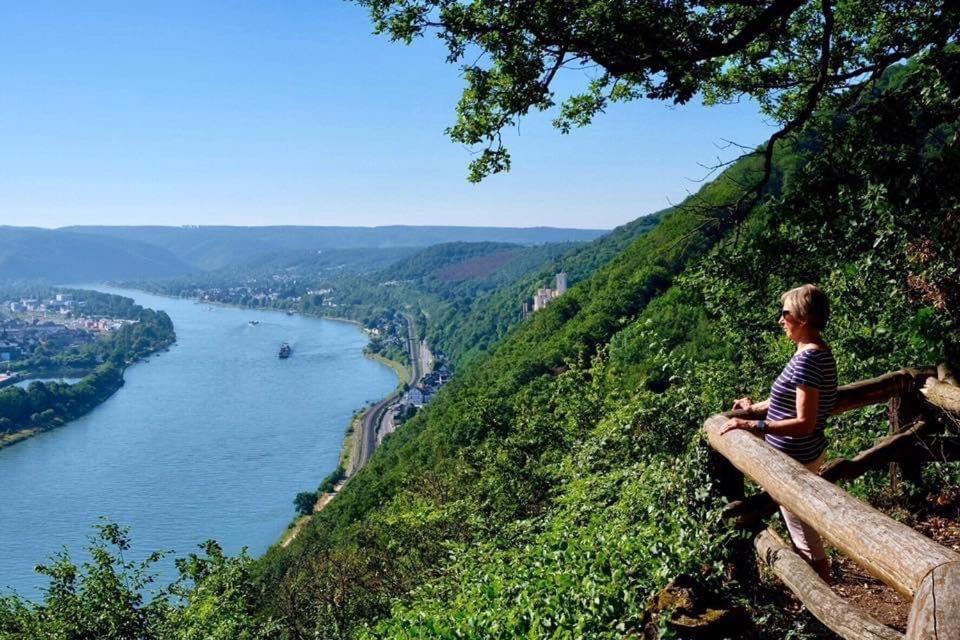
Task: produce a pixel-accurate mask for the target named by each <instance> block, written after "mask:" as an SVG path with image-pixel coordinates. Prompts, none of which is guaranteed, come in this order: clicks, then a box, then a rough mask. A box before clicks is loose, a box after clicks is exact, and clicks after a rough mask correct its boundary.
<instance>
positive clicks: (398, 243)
mask: <svg viewBox="0 0 960 640" xmlns="http://www.w3.org/2000/svg"><path fill="white" fill-rule="evenodd" d="M61 231H69V232H72V233H78V234H86V235H95V236H103V237H110V238H115V239H119V240H123V241H127V242H140V243H147V244H151V245H155V246H158V247H162V248H163V249H165V250H167V251H169V252H170V253H172V254H173V255H175V256H176V257H177V258H179V259H180V260H182V261H184V262H186V263H188V264H190V265H192V266H193V267H196V268H197V269H202V270H213V269H219V268H222V267H225V266H227V265H230V264H233V263H236V262H239V261H242V260H247V259H249V258H251V257H253V256H256V255H259V254H266V253H276V252H278V251H285V250H291V249H292V250H304V249H352V248H396V247H427V246H430V245H435V244H442V243H450V242H502V243H511V244H521V245H533V244H544V243H554V242H571V241H589V240H593V239H594V238H597V237H598V236H601V235H603V234H605V233H607V231H606V230H603V229H561V228H554V227H530V228H508V227H503V228H500V227H440V226H433V227H415V226H400V225H398V226H386V227H295V226H283V227H216V226H210V227H207V226H202V227H100V226H77V227H64V228H63V229H61Z"/></svg>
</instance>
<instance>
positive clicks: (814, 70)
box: [355, 0, 960, 209]
mask: <svg viewBox="0 0 960 640" xmlns="http://www.w3.org/2000/svg"><path fill="white" fill-rule="evenodd" d="M355 1H356V2H357V3H358V4H360V5H362V6H365V7H367V8H368V9H369V11H370V15H371V17H372V20H373V23H374V26H375V29H376V31H377V32H378V33H385V34H387V35H389V36H390V37H391V38H392V39H394V40H399V41H402V42H405V43H410V42H412V41H413V40H414V39H415V38H418V37H420V36H423V35H425V34H427V33H428V32H436V33H437V35H438V36H439V37H440V39H441V40H442V41H443V42H444V43H445V44H446V46H447V50H448V57H447V59H448V61H450V62H453V63H458V64H460V65H461V66H462V70H463V77H464V80H465V82H466V87H465V88H464V91H463V95H462V97H461V99H460V102H459V104H458V105H457V119H456V122H455V124H454V125H453V126H452V127H450V128H449V129H448V133H449V135H450V136H451V138H452V139H453V140H455V141H457V142H461V143H464V144H467V145H471V146H482V147H483V149H482V153H481V154H480V155H479V156H478V157H477V159H475V160H474V161H473V162H472V163H471V166H470V179H471V180H474V181H477V180H480V179H482V178H483V177H484V176H486V175H488V174H490V173H496V172H499V171H504V170H507V169H509V167H510V155H509V153H508V152H507V150H506V149H505V148H504V146H503V144H502V138H501V133H502V131H503V129H504V128H507V127H511V126H513V125H515V124H516V123H517V122H518V120H519V119H520V118H521V117H523V116H524V115H526V114H528V113H529V112H530V111H534V110H536V111H546V110H550V109H553V108H554V107H557V108H558V110H557V112H556V119H555V120H554V124H555V126H556V127H557V128H559V129H560V130H561V131H563V132H569V131H570V130H571V129H572V128H574V127H579V126H583V125H586V124H589V123H590V122H591V121H592V120H593V118H594V117H595V116H597V115H598V114H600V113H602V112H603V111H605V110H606V109H607V108H608V107H610V106H611V104H613V103H617V102H626V101H631V100H636V99H640V98H648V99H654V100H669V101H671V102H674V103H680V104H682V103H686V102H688V101H690V100H691V99H693V98H694V97H695V96H697V95H698V94H699V95H701V96H702V97H703V99H704V101H705V102H706V103H707V104H714V103H719V102H725V101H734V100H739V99H742V98H752V99H754V100H756V101H757V102H758V103H759V104H760V106H761V108H762V110H763V112H764V114H765V115H766V116H768V117H770V118H771V119H773V120H775V121H776V122H778V123H780V125H781V128H780V130H779V131H778V132H777V133H775V134H774V135H773V136H772V137H771V139H770V141H769V142H768V143H767V144H766V145H765V146H764V147H763V149H762V150H760V151H757V152H753V151H751V152H753V153H762V154H763V157H764V171H763V172H762V174H761V175H760V177H759V178H758V179H756V180H755V183H754V187H753V188H752V189H750V190H747V192H746V194H745V195H752V196H754V197H753V198H741V199H740V201H739V204H740V205H741V206H742V207H743V208H744V209H746V208H748V207H749V205H751V204H753V203H755V200H756V196H759V194H760V192H761V190H762V189H763V187H764V186H765V184H766V181H767V180H768V178H769V176H770V168H771V162H772V156H773V149H774V146H775V144H776V143H777V141H778V140H780V139H782V138H784V137H786V136H789V135H791V134H794V133H797V132H799V131H800V130H801V129H802V128H803V127H804V125H805V124H806V123H807V122H808V121H809V119H810V117H811V116H812V114H813V113H814V110H815V109H816V108H817V106H818V105H819V104H820V103H821V101H822V100H824V99H825V98H828V97H831V96H836V95H837V94H838V92H840V93H846V94H851V93H852V94H855V93H858V92H859V91H861V90H862V89H863V88H864V87H865V86H867V85H868V84H869V83H871V82H873V81H874V80H876V79H877V78H879V77H880V76H881V75H882V74H883V72H884V70H886V69H887V68H888V67H890V66H891V65H892V64H894V63H896V62H898V61H901V60H904V59H906V58H910V57H912V56H915V55H917V54H918V53H920V52H923V51H928V50H931V49H933V50H937V49H943V48H944V47H945V46H947V44H948V43H950V42H951V41H953V40H955V39H956V36H957V33H958V25H960V5H958V4H957V3H945V2H942V1H941V0H914V1H912V2H896V3H891V2H884V1H882V0H851V1H844V2H836V1H835V0H761V1H759V2H743V1H742V0H677V1H676V2H663V1H662V0H519V1H516V2H503V1H502V0H355ZM478 54H479V55H478ZM568 71H575V72H579V73H570V74H569V76H570V78H571V82H573V83H579V84H578V88H577V89H576V90H575V91H574V92H573V94H572V95H568V96H563V97H559V96H558V95H557V93H556V90H555V86H554V85H555V81H556V79H557V78H558V77H560V76H562V75H564V74H565V73H566V72H568ZM584 71H586V72H587V73H583V72H584ZM581 78H587V80H581Z"/></svg>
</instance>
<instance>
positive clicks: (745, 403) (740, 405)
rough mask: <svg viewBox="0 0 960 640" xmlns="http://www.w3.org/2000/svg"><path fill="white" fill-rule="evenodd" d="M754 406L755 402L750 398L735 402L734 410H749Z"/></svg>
mask: <svg viewBox="0 0 960 640" xmlns="http://www.w3.org/2000/svg"><path fill="white" fill-rule="evenodd" d="M752 406H753V401H752V400H751V399H750V398H740V399H739V400H734V401H733V410H734V411H737V410H739V409H749V408H750V407H752Z"/></svg>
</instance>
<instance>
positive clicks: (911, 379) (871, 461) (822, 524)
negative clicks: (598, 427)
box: [704, 367, 960, 640]
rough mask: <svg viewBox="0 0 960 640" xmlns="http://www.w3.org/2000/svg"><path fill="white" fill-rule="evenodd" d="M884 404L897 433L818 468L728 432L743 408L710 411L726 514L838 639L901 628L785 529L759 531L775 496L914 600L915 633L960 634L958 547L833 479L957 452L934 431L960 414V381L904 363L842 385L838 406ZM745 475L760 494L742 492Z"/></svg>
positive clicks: (955, 637) (943, 638)
mask: <svg viewBox="0 0 960 640" xmlns="http://www.w3.org/2000/svg"><path fill="white" fill-rule="evenodd" d="M881 402H889V406H890V427H891V433H890V435H889V436H887V437H886V438H884V439H883V440H881V441H880V442H878V443H877V444H876V445H875V446H874V447H872V448H870V449H868V450H866V451H864V452H862V453H861V454H859V455H858V456H856V457H854V458H852V459H849V460H847V459H843V460H835V461H831V462H830V463H828V464H826V465H825V466H824V468H823V469H822V470H821V472H820V474H819V475H817V474H814V473H811V472H810V471H808V470H807V469H806V468H805V467H804V466H803V465H801V464H799V463H798V462H796V461H795V460H793V459H792V458H790V457H788V456H786V455H784V454H783V453H781V452H779V451H777V450H776V449H774V448H773V447H771V446H769V445H768V444H766V443H765V442H763V441H762V440H761V439H760V438H757V437H756V436H754V435H752V434H751V433H749V432H747V431H742V430H734V431H730V432H728V433H726V434H725V435H722V436H721V435H720V429H721V427H722V425H723V424H724V422H726V420H727V418H728V417H730V416H731V415H737V414H738V413H740V412H732V413H729V414H722V415H715V416H711V417H710V418H709V419H708V420H707V421H706V422H705V423H704V430H705V432H706V436H707V439H708V440H709V442H710V445H711V446H712V447H713V448H714V449H715V450H716V451H717V452H718V453H719V454H721V455H722V456H723V459H724V460H725V461H726V462H725V463H724V464H722V465H721V474H720V475H721V480H722V483H721V486H723V487H724V488H725V490H726V493H727V494H728V496H729V497H730V498H731V499H732V502H731V503H730V505H728V508H727V514H728V515H729V516H730V517H731V518H732V519H733V521H734V523H735V524H736V525H737V526H741V527H746V528H751V529H753V530H754V531H760V534H759V535H758V536H757V537H756V538H755V540H754V547H755V549H756V550H757V553H758V555H759V556H760V558H761V560H763V561H764V562H765V563H766V564H767V565H768V566H770V567H771V569H772V570H773V571H774V573H775V574H776V575H777V576H778V577H780V578H781V580H783V581H784V583H785V584H787V586H788V587H790V589H791V590H792V591H793V592H794V593H795V594H796V595H797V597H798V598H799V599H800V600H801V601H802V602H803V603H804V604H805V605H806V606H807V608H808V609H809V610H810V611H811V613H813V614H814V615H815V616H816V617H817V618H818V619H820V620H821V621H822V622H823V623H824V624H826V625H827V626H828V627H830V628H831V629H832V630H833V631H834V632H836V633H837V634H839V635H840V636H841V637H843V638H850V639H858V640H860V639H866V638H872V639H876V638H887V639H891V640H892V639H894V638H903V637H904V636H903V635H901V634H900V633H899V632H897V631H894V630H893V629H890V628H888V627H886V626H884V625H882V624H881V623H879V622H878V621H876V620H874V619H873V618H871V617H870V616H869V615H868V614H866V613H865V612H862V611H860V610H858V609H857V608H856V607H855V606H853V605H851V604H849V603H847V602H846V601H844V600H843V599H842V598H841V597H840V596H838V595H836V594H835V593H834V592H833V590H832V589H830V587H829V586H828V585H827V584H826V583H825V582H823V580H821V579H820V578H819V576H817V574H816V573H815V572H814V571H813V570H812V569H811V568H810V567H809V566H808V565H807V564H806V562H804V561H803V560H802V559H801V558H800V557H799V556H798V555H797V554H796V553H794V552H793V551H792V549H791V548H790V547H789V546H788V545H787V544H786V543H785V542H784V541H783V540H782V539H781V538H780V537H779V536H777V535H776V534H775V533H774V532H773V531H771V530H762V529H764V526H763V525H762V521H763V519H764V518H765V517H767V516H769V515H771V514H772V513H774V512H775V511H776V505H777V504H780V505H783V506H784V507H786V508H787V509H789V510H790V511H792V512H793V513H795V514H796V515H797V516H798V517H799V518H801V519H802V520H803V521H804V522H806V523H807V524H808V525H810V526H811V527H813V528H814V529H816V530H817V531H818V532H819V533H820V534H821V535H822V536H823V537H824V538H825V539H826V540H827V541H829V542H830V543H832V544H833V545H834V546H835V547H836V548H837V549H839V550H840V551H841V552H842V553H844V554H845V555H847V556H848V557H850V558H851V559H852V560H853V561H855V562H856V563H857V564H859V565H860V566H862V567H863V568H864V569H866V570H867V571H868V572H870V573H871V574H872V575H874V576H876V577H877V578H878V579H880V580H882V581H883V582H884V583H886V584H887V585H889V586H890V587H892V588H894V589H896V590H897V591H899V592H900V593H902V594H903V595H905V596H907V597H908V598H912V599H913V604H912V606H911V609H910V616H909V620H908V625H907V633H906V638H907V639H908V640H919V639H921V638H923V639H930V640H947V639H949V640H960V554H958V553H956V552H954V551H952V550H951V549H948V548H946V547H944V546H942V545H939V544H937V543H936V542H934V541H933V540H931V539H929V538H927V537H925V536H923V535H921V534H920V533H918V532H916V531H914V530H913V529H911V528H910V527H908V526H906V525H904V524H901V523H899V522H897V521H895V520H893V519H892V518H890V517H888V516H886V515H884V514H882V513H880V512H879V511H877V510H876V509H874V508H872V507H871V506H869V505H867V504H866V503H864V502H861V501H860V500H857V499H856V498H854V497H853V496H851V495H849V494H848V493H847V492H845V491H843V490H842V489H840V488H839V487H837V486H835V485H833V484H832V482H833V481H836V480H840V479H852V478H855V477H857V476H859V475H862V474H863V473H865V472H867V471H869V470H870V469H876V468H879V467H882V466H884V465H887V464H890V465H893V466H892V468H891V474H892V478H894V480H895V479H896V478H898V477H899V475H900V473H901V472H902V473H904V475H907V474H909V473H915V472H916V469H917V467H918V465H919V464H921V463H922V462H923V461H925V460H930V459H937V458H938V457H942V456H948V457H951V456H953V455H954V454H955V453H956V452H957V451H958V450H960V443H958V441H957V439H956V438H953V437H950V436H943V435H941V434H940V433H937V434H936V435H934V433H935V432H942V431H943V424H944V423H945V422H949V421H950V418H949V416H951V415H953V416H955V417H957V416H960V387H958V386H956V379H955V378H954V377H953V376H952V375H950V373H949V372H948V371H947V370H946V368H944V367H940V368H939V370H938V369H933V368H930V369H919V370H917V369H904V370H901V371H897V372H894V373H889V374H887V375H885V376H881V377H879V378H875V379H872V380H865V381H862V382H857V383H854V384H851V385H847V386H844V387H841V388H840V389H839V390H838V402H837V408H836V409H835V410H834V413H843V412H845V411H850V410H853V409H857V408H860V407H864V406H867V405H870V404H877V403H881ZM740 414H741V415H742V413H740ZM731 465H732V466H731ZM901 465H902V467H903V468H902V469H901ZM741 474H742V475H741ZM743 476H747V477H749V478H750V479H751V480H753V481H754V482H755V483H756V484H757V485H759V486H760V487H761V488H762V489H763V492H762V493H758V494H755V495H753V496H750V497H749V498H743Z"/></svg>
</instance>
